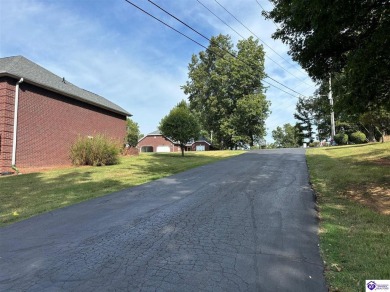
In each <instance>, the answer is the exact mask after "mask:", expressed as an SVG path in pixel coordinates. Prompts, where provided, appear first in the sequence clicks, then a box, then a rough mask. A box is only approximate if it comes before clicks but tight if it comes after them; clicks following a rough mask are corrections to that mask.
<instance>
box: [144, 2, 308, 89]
mask: <svg viewBox="0 0 390 292" xmlns="http://www.w3.org/2000/svg"><path fill="white" fill-rule="evenodd" d="M148 1H149V2H150V3H152V4H153V5H154V6H156V7H157V8H158V9H160V10H162V11H163V12H165V13H166V14H168V15H169V16H171V17H172V18H174V19H176V20H177V21H179V22H180V23H181V24H183V25H185V26H186V27H188V28H189V29H191V30H192V31H194V32H195V33H197V34H198V35H200V36H201V37H203V38H204V39H206V40H208V41H209V42H211V40H210V39H209V38H208V37H206V36H205V35H203V34H202V33H200V32H199V31H197V30H196V29H194V28H193V27H191V26H190V25H188V24H187V23H185V22H184V21H182V20H180V19H179V18H178V17H176V16H174V15H173V14H172V13H170V12H168V11H167V10H165V9H164V8H162V7H161V6H159V5H157V4H156V3H154V2H153V1H151V0H148ZM198 2H199V1H198ZM220 49H221V50H223V51H225V52H226V53H228V54H229V55H231V56H232V57H233V58H236V59H237V56H235V55H233V54H232V53H231V52H229V51H228V50H226V49H224V48H220ZM271 60H272V59H271ZM247 65H248V66H250V65H249V64H247ZM282 68H283V67H282ZM283 69H284V68H283ZM287 72H288V71H287ZM265 76H266V77H267V78H269V79H271V80H273V81H275V82H276V83H278V84H279V85H281V86H283V87H285V88H287V89H289V90H291V91H292V92H295V93H297V94H298V95H303V94H301V93H299V92H297V91H295V90H294V89H291V88H290V87H288V86H286V85H284V84H282V83H281V82H279V81H277V80H276V79H274V78H272V77H270V76H269V75H268V74H265Z"/></svg>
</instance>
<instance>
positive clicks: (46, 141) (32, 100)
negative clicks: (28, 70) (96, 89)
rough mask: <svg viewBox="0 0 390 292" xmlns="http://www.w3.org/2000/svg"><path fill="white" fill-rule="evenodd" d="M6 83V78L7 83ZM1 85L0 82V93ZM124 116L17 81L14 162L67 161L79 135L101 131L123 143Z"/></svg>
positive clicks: (10, 94)
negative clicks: (17, 107)
mask: <svg viewBox="0 0 390 292" xmlns="http://www.w3.org/2000/svg"><path fill="white" fill-rule="evenodd" d="M9 83H10V82H9V80H8V83H7V82H6V84H8V87H9V85H10V84H9ZM11 84H12V86H11V87H12V90H8V91H7V92H8V95H7V98H8V100H9V99H11V100H12V106H13V99H14V94H15V86H14V84H16V80H13V83H11ZM3 87H4V85H3V82H1V87H0V96H2V93H1V92H2V91H3V90H2V88H3ZM5 87H7V85H6V86H5ZM2 100H3V99H1V100H0V107H1V101H2ZM2 112H3V110H2ZM6 112H7V111H6ZM12 114H13V109H12ZM6 115H9V113H6ZM0 117H1V116H0ZM125 120H126V117H125V116H123V115H119V114H115V113H111V112H110V111H107V110H104V109H100V108H98V107H95V106H92V105H88V104H85V103H83V102H80V101H77V100H73V99H71V98H68V97H66V96H63V95H61V94H57V93H54V92H51V91H48V90H46V89H43V88H39V87H36V86H34V85H31V84H28V83H26V82H24V83H22V84H20V91H19V115H18V133H17V134H18V136H17V151H16V166H17V167H21V168H24V167H40V166H55V165H69V164H70V160H69V157H68V156H69V148H70V146H71V144H72V143H73V142H74V141H75V140H76V138H77V137H78V136H79V135H81V136H94V135H96V134H98V133H101V134H106V135H107V136H109V137H111V138H114V139H116V140H117V141H118V143H123V141H124V137H125V135H126V123H125ZM12 124H13V120H12ZM11 128H12V127H11ZM0 130H1V121H0ZM11 131H12V130H11ZM5 133H6V132H5ZM11 145H12V134H11ZM11 147H12V146H11ZM7 149H8V148H7V147H6V148H5V150H7ZM11 149H12V148H11ZM4 154H7V153H6V152H5V153H4ZM3 157H4V156H3ZM9 165H11V158H10V156H9V159H8V156H7V159H4V158H3V161H2V162H1V165H0V166H1V167H2V168H4V167H9ZM3 170H4V169H3Z"/></svg>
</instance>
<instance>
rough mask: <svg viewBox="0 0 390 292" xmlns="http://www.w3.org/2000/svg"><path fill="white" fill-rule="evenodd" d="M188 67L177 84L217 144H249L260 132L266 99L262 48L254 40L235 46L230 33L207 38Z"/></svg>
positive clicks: (261, 135)
mask: <svg viewBox="0 0 390 292" xmlns="http://www.w3.org/2000/svg"><path fill="white" fill-rule="evenodd" d="M188 70H189V72H188V81H187V82H186V84H185V85H184V86H183V87H182V88H183V90H184V93H185V94H188V96H189V101H190V108H191V109H192V110H194V111H195V112H197V114H198V116H199V119H200V121H201V123H202V128H203V129H204V130H206V131H207V132H213V135H214V137H215V140H214V141H216V142H217V144H219V146H220V147H221V148H227V147H233V146H234V145H237V144H238V143H242V142H244V143H250V144H253V141H254V140H255V139H256V137H260V138H261V137H263V136H264V135H265V127H264V122H265V119H266V118H267V117H268V115H269V105H270V103H269V102H268V101H266V98H265V94H264V87H263V84H262V82H261V80H262V79H263V78H264V77H265V73H264V51H263V47H262V46H261V45H259V44H258V42H257V40H254V39H253V38H249V39H246V40H242V41H239V42H238V43H237V50H235V49H234V45H233V43H232V42H231V39H230V36H228V35H218V36H216V37H212V38H211V41H210V44H209V46H208V48H207V50H205V51H202V52H200V53H199V54H198V55H193V56H192V60H191V63H190V64H189V66H188Z"/></svg>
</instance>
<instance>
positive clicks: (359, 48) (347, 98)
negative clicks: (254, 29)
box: [263, 0, 390, 113]
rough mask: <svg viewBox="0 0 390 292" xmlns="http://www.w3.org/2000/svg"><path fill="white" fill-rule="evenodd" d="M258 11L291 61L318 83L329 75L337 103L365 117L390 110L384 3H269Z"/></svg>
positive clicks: (388, 15) (389, 28)
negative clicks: (335, 85) (341, 90)
mask: <svg viewBox="0 0 390 292" xmlns="http://www.w3.org/2000/svg"><path fill="white" fill-rule="evenodd" d="M270 1H271V2H272V3H273V4H274V9H273V10H272V11H270V12H263V15H264V16H265V17H266V18H269V19H272V20H274V21H275V22H276V23H278V24H279V29H277V31H276V32H275V33H274V34H273V37H274V38H275V39H281V40H282V41H283V42H284V43H287V44H288V45H289V46H290V51H289V54H290V55H291V56H292V58H293V60H295V61H297V62H299V64H300V65H301V66H302V67H303V68H304V69H305V70H306V71H307V72H308V73H309V75H310V76H311V77H312V78H313V79H314V80H315V81H318V82H322V81H324V80H328V78H329V76H330V75H331V74H333V75H337V74H343V78H339V79H334V82H335V83H340V86H342V87H343V88H344V89H345V90H344V94H343V95H340V98H339V102H340V103H341V102H342V103H343V104H344V105H348V106H349V107H351V108H353V111H355V112H356V111H359V112H361V113H362V112H365V111H366V110H373V109H375V108H377V107H380V106H382V107H385V108H386V109H387V110H388V109H389V107H390V97H389V92H390V90H389V88H390V74H389V68H390V50H389V49H388V48H389V47H390V38H389V35H390V7H389V2H388V0H338V1H335V0H328V1H323V0H311V1H306V0H288V1H287V0H270Z"/></svg>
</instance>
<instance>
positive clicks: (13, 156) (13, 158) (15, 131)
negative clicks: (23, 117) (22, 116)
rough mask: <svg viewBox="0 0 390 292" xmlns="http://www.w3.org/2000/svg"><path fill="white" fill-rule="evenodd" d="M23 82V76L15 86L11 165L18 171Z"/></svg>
mask: <svg viewBox="0 0 390 292" xmlns="http://www.w3.org/2000/svg"><path fill="white" fill-rule="evenodd" d="M22 82H23V78H20V80H19V81H18V82H17V83H16V87H15V110H14V133H13V139H12V161H11V167H12V169H15V170H16V172H18V170H17V168H16V166H15V163H16V137H17V130H18V107H19V84H21V83H22Z"/></svg>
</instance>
